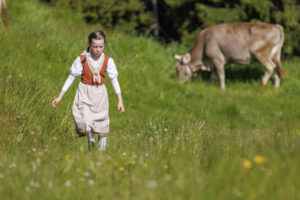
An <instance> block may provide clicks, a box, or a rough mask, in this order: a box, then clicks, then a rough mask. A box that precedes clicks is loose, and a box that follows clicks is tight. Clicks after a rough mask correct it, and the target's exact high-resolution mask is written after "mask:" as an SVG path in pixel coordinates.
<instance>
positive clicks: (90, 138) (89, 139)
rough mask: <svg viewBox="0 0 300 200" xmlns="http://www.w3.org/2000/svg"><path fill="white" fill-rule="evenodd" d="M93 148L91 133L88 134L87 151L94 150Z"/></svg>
mask: <svg viewBox="0 0 300 200" xmlns="http://www.w3.org/2000/svg"><path fill="white" fill-rule="evenodd" d="M94 146H95V138H94V134H93V132H92V131H91V132H90V133H89V134H88V149H91V148H94Z"/></svg>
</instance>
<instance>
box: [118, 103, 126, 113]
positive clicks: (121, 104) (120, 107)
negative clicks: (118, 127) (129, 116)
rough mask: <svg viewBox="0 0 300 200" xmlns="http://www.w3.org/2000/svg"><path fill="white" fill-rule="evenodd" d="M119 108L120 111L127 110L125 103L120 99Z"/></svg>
mask: <svg viewBox="0 0 300 200" xmlns="http://www.w3.org/2000/svg"><path fill="white" fill-rule="evenodd" d="M118 110H119V112H120V113H123V112H125V108H124V105H123V102H122V101H119V103H118Z"/></svg>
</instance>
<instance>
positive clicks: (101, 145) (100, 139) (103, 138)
mask: <svg viewBox="0 0 300 200" xmlns="http://www.w3.org/2000/svg"><path fill="white" fill-rule="evenodd" d="M98 143H99V151H105V150H106V136H100V135H99V136H98Z"/></svg>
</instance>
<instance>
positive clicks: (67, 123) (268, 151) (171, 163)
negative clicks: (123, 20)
mask: <svg viewBox="0 0 300 200" xmlns="http://www.w3.org/2000/svg"><path fill="white" fill-rule="evenodd" d="M7 3H8V7H9V26H8V28H7V29H6V30H5V29H4V28H3V27H2V26H1V28H0V60H1V64H0V94H1V98H0V125H1V129H0V141H1V142H0V150H1V155H0V196H1V197H3V198H2V199H71V198H72V199H74V198H75V199H89V198H92V199H99V198H103V199H109V198H110V199H111V198H114V199H116V198H119V199H201V198H202V199H235V198H237V199H238V198H246V199H297V198H298V197H297V196H300V193H299V191H298V190H297V189H296V188H299V187H300V181H299V180H300V179H299V173H298V172H299V170H300V156H299V152H300V123H299V120H300V110H299V107H300V66H299V64H298V62H283V66H284V68H285V69H286V71H287V73H288V74H289V75H290V76H289V78H288V79H285V80H283V81H282V86H281V88H280V89H279V90H275V89H274V88H273V86H271V83H269V85H268V86H267V87H266V88H263V87H262V86H261V85H260V81H259V80H256V79H255V78H252V79H249V80H247V81H240V80H239V79H234V78H232V79H229V80H228V82H227V90H226V91H225V92H224V91H221V90H220V89H219V83H218V82H217V81H212V82H210V81H206V80H204V79H202V78H201V75H199V76H198V77H196V78H195V79H193V80H192V81H190V82H188V83H187V84H180V83H179V82H178V80H177V79H176V78H175V75H176V71H175V61H174V60H173V58H172V56H171V55H172V53H174V52H176V53H184V52H185V51H187V49H186V48H185V47H183V46H180V45H178V44H171V45H169V46H164V45H163V44H160V43H159V42H157V41H155V40H153V39H151V38H147V37H143V36H137V35H135V34H132V35H125V34H123V33H122V32H121V31H109V30H105V32H106V34H107V36H108V44H107V46H106V49H105V53H106V54H107V55H109V56H111V57H112V58H114V61H115V63H116V65H117V68H118V71H119V82H120V85H121V90H122V95H123V98H124V103H125V108H126V112H125V113H124V114H122V115H121V114H119V113H118V112H117V99H116V97H115V95H114V92H113V89H112V86H111V84H110V83H109V80H108V79H106V86H107V88H108V91H109V98H110V121H111V133H110V136H109V137H108V150H107V152H105V153H99V152H97V151H92V152H89V151H88V150H87V144H86V143H87V141H86V138H81V139H75V137H74V136H75V132H74V123H73V119H72V115H71V106H72V102H73V98H74V94H75V91H76V87H77V85H78V82H79V78H77V80H76V81H75V82H74V83H73V85H72V87H71V88H70V89H69V91H68V92H67V94H66V95H65V96H64V98H63V100H62V101H61V102H60V104H59V105H58V107H57V108H56V109H53V108H52V107H51V101H52V100H53V99H54V98H55V97H56V96H57V95H58V94H59V92H60V90H61V87H62V85H63V84H64V81H65V80H66V78H67V76H68V74H69V68H70V65H71V64H72V62H73V60H74V59H75V58H76V57H77V56H78V55H79V54H80V53H81V52H82V51H83V50H84V49H85V48H86V47H87V35H88V34H89V33H90V32H91V31H94V30H95V29H97V28H98V26H97V25H94V26H91V25H86V24H84V22H83V21H82V20H81V16H79V15H77V14H75V13H72V11H68V10H55V9H53V8H51V7H48V6H47V5H44V4H40V3H38V2H37V1H36V0H28V1H21V2H16V1H8V2H7ZM236 67H245V66H234V67H233V69H236ZM260 67H261V66H260ZM232 71H234V70H232Z"/></svg>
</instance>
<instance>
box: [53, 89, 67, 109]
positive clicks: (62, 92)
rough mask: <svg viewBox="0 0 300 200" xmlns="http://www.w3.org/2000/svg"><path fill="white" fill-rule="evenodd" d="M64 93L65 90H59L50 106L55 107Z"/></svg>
mask: <svg viewBox="0 0 300 200" xmlns="http://www.w3.org/2000/svg"><path fill="white" fill-rule="evenodd" d="M64 95H65V92H64V91H61V92H60V94H59V96H58V97H57V98H56V99H54V100H53V101H52V107H53V108H55V107H56V105H57V104H58V102H60V100H61V99H62V98H63V96H64Z"/></svg>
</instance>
